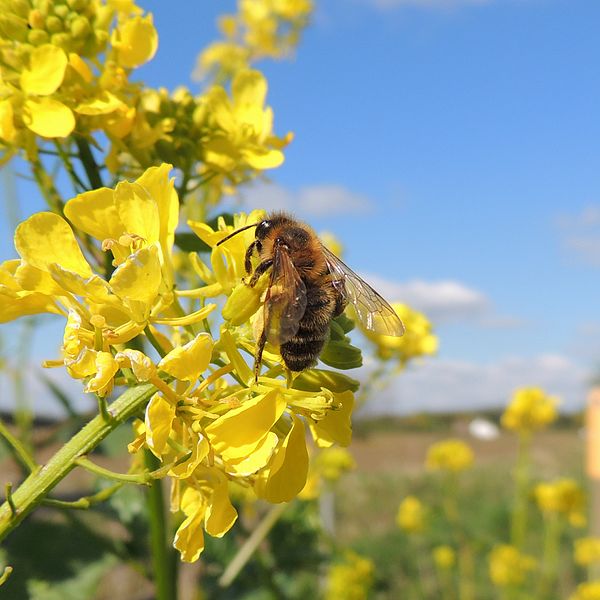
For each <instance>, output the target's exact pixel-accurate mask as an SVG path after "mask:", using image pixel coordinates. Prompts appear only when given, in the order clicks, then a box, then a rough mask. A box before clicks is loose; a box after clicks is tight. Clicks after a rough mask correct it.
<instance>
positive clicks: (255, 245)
mask: <svg viewBox="0 0 600 600" xmlns="http://www.w3.org/2000/svg"><path fill="white" fill-rule="evenodd" d="M255 248H256V250H258V252H260V251H261V248H262V244H261V243H260V240H254V241H253V242H252V243H251V244H250V245H249V246H248V249H247V250H246V256H245V257H244V267H245V268H246V273H248V274H250V271H252V263H251V262H250V259H251V258H252V254H253V253H254V249H255Z"/></svg>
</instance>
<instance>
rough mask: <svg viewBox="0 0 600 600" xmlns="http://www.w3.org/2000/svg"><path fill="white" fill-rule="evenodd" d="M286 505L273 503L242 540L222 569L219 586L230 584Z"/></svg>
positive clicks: (224, 586)
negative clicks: (246, 537)
mask: <svg viewBox="0 0 600 600" xmlns="http://www.w3.org/2000/svg"><path fill="white" fill-rule="evenodd" d="M287 507H288V504H284V503H282V504H275V505H274V506H273V507H272V508H271V510H270V511H269V512H268V513H267V514H266V516H265V517H264V519H263V520H262V521H261V522H260V523H259V524H258V526H257V527H255V528H254V530H253V531H252V533H251V534H250V537H249V538H248V539H247V540H246V541H245V542H244V544H243V546H242V547H241V548H240V549H239V550H238V552H237V554H236V555H235V556H234V557H233V559H232V561H231V562H230V563H229V564H228V565H227V568H226V569H225V571H223V575H221V578H220V579H219V585H220V586H221V587H223V588H226V587H228V586H230V585H231V583H232V582H233V580H234V579H235V578H236V577H237V576H238V574H239V572H240V571H241V570H242V569H243V567H244V565H245V564H246V563H247V562H248V561H249V560H250V558H251V556H252V555H253V554H254V552H255V551H256V549H257V548H258V546H259V544H260V543H261V542H262V541H263V540H264V539H265V538H266V537H267V535H268V533H269V531H271V528H272V527H273V525H275V523H277V521H278V520H279V517H281V515H282V514H283V512H284V511H285V509H286V508H287Z"/></svg>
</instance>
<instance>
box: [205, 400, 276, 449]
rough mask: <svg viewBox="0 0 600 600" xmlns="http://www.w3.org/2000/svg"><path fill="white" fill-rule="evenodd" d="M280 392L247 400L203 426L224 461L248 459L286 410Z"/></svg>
mask: <svg viewBox="0 0 600 600" xmlns="http://www.w3.org/2000/svg"><path fill="white" fill-rule="evenodd" d="M285 407H286V403H285V398H284V397H283V395H282V394H281V393H280V392H279V390H276V389H275V390H272V391H271V392H269V393H267V394H260V395H258V396H255V397H254V398H251V399H249V400H246V401H245V402H244V403H243V404H242V406H240V407H238V408H233V409H231V410H229V411H228V412H227V413H225V414H224V415H223V416H221V417H219V418H218V419H217V420H216V421H214V422H213V423H211V424H210V425H208V426H207V427H206V434H207V435H208V437H209V439H210V442H211V444H212V446H213V448H214V449H215V450H216V451H217V452H218V453H219V454H222V455H223V458H224V459H225V460H227V459H239V458H242V457H244V456H249V454H250V452H252V451H253V450H254V449H256V447H257V446H258V445H259V444H260V443H261V442H262V440H263V438H264V437H265V436H266V435H267V434H268V433H269V430H270V429H271V427H273V425H274V423H275V422H276V421H277V419H279V417H280V416H281V415H282V414H283V411H284V410H285Z"/></svg>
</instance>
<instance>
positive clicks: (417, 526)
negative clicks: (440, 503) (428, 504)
mask: <svg viewBox="0 0 600 600" xmlns="http://www.w3.org/2000/svg"><path fill="white" fill-rule="evenodd" d="M426 516H427V511H426V509H425V507H424V506H423V504H422V503H421V501H420V500H419V499H418V498H416V497H415V496H407V497H406V498H404V500H402V502H400V506H399V507H398V514H397V515H396V524H397V525H398V527H400V529H402V530H403V531H405V532H406V533H421V532H422V531H423V530H424V529H425V520H426Z"/></svg>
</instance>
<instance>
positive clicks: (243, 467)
mask: <svg viewBox="0 0 600 600" xmlns="http://www.w3.org/2000/svg"><path fill="white" fill-rule="evenodd" d="M278 443H279V438H278V437H277V434H276V433H274V432H273V431H269V432H268V433H267V435H266V436H265V437H264V438H263V439H262V440H261V441H260V443H259V444H258V446H256V448H254V449H253V450H252V452H250V453H249V454H247V455H245V456H243V457H242V458H239V459H236V460H228V461H227V470H228V471H229V470H231V471H232V472H233V473H235V474H236V475H241V476H248V475H252V474H253V473H256V472H257V471H258V470H259V469H262V468H263V467H264V466H265V465H266V464H267V463H268V462H269V460H270V459H271V456H273V452H274V450H275V448H276V447H277V444H278Z"/></svg>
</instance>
